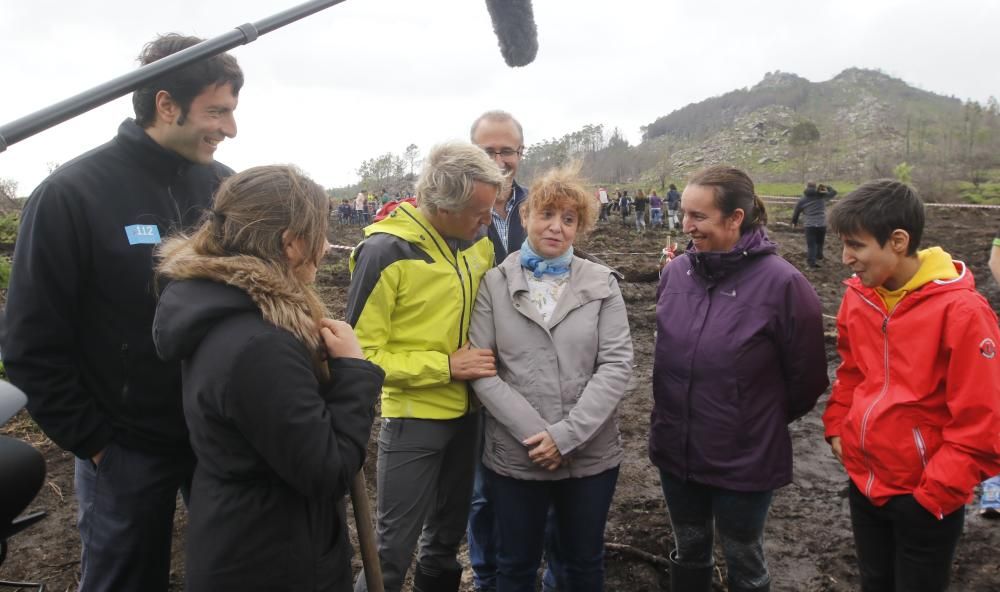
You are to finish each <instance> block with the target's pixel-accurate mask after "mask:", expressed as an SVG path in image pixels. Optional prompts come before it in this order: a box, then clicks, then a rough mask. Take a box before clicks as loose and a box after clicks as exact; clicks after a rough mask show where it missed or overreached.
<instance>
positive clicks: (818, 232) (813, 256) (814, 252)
mask: <svg viewBox="0 0 1000 592" xmlns="http://www.w3.org/2000/svg"><path fill="white" fill-rule="evenodd" d="M824 242H826V226H806V260H807V261H808V262H809V265H816V261H822V260H823V243H824Z"/></svg>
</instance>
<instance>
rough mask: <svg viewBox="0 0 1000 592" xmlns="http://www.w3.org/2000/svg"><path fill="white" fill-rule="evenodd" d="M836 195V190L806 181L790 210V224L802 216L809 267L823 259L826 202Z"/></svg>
mask: <svg viewBox="0 0 1000 592" xmlns="http://www.w3.org/2000/svg"><path fill="white" fill-rule="evenodd" d="M836 195H837V190H836V189H834V188H833V187H827V186H826V185H823V184H822V183H820V184H819V185H816V182H815V181H809V182H808V183H806V188H805V190H804V191H803V192H802V197H801V198H800V199H799V201H798V203H796V204H795V209H794V210H793V211H792V226H796V225H798V223H799V214H802V217H803V223H802V224H803V226H805V232H806V263H807V265H809V267H811V268H816V267H819V262H820V261H822V260H823V243H824V242H825V241H826V202H828V201H829V200H831V199H833V198H834V197H835V196H836Z"/></svg>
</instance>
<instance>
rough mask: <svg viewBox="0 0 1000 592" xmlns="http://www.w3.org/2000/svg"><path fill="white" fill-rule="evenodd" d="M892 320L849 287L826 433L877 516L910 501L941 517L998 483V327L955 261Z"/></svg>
mask: <svg viewBox="0 0 1000 592" xmlns="http://www.w3.org/2000/svg"><path fill="white" fill-rule="evenodd" d="M955 267H956V269H957V271H958V272H959V277H958V278H957V279H954V280H950V281H944V280H934V281H931V282H928V283H927V284H925V285H923V286H922V287H921V288H919V289H917V290H915V291H914V292H912V293H911V294H909V295H907V296H906V297H905V298H903V299H902V300H901V301H900V302H899V304H897V305H896V308H895V309H894V310H893V311H892V313H888V312H887V311H886V307H885V304H884V303H883V301H882V299H881V298H880V297H879V296H878V294H877V293H876V292H875V290H873V289H871V288H866V287H864V286H863V285H862V284H861V282H860V281H859V280H858V278H856V277H855V278H851V279H849V280H847V281H846V282H845V283H846V284H847V286H848V288H847V292H846V293H845V294H844V299H843V301H842V302H841V305H840V312H839V313H838V314H837V333H838V337H837V350H838V352H839V353H840V357H841V360H842V363H841V365H840V367H839V368H838V369H837V380H836V382H835V383H834V385H833V391H832V393H831V394H830V400H829V402H828V403H827V408H826V412H825V413H824V414H823V423H824V424H825V426H826V437H827V439H829V438H831V437H834V436H840V437H841V439H842V440H841V444H842V447H843V461H844V467H845V468H846V469H847V473H848V475H850V477H851V480H852V481H854V484H855V485H857V487H858V488H859V489H860V490H861V491H862V492H863V493H864V494H865V495H866V496H867V497H868V498H869V499H870V500H871V501H872V503H873V504H875V505H877V506H881V505H883V504H884V503H886V502H887V501H888V500H889V498H891V497H893V496H897V495H905V494H912V495H913V496H914V498H915V499H916V501H917V502H918V503H920V505H921V506H923V507H924V508H926V509H927V510H928V511H929V512H931V513H932V514H934V515H935V516H937V517H938V518H939V519H941V518H943V517H944V516H945V515H946V514H950V513H951V512H954V511H955V510H957V509H959V508H961V507H962V506H963V505H964V504H966V503H968V502H969V501H970V500H971V497H972V491H973V488H974V487H975V486H976V485H977V484H978V483H980V482H981V481H983V480H984V479H986V478H988V477H991V476H993V475H996V474H998V473H1000V359H997V357H996V355H997V344H998V343H1000V332H998V329H997V317H996V315H995V314H994V313H993V310H992V309H991V308H990V306H989V304H988V303H987V302H986V299H985V298H983V297H982V295H980V294H979V293H978V292H976V289H975V282H974V280H973V278H972V273H971V272H970V271H968V269H966V267H965V264H964V263H961V262H958V261H956V262H955Z"/></svg>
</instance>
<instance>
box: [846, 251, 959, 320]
mask: <svg viewBox="0 0 1000 592" xmlns="http://www.w3.org/2000/svg"><path fill="white" fill-rule="evenodd" d="M952 263H953V264H954V265H955V271H956V272H957V273H958V277H957V278H955V279H950V280H946V279H936V280H931V281H929V282H927V283H926V284H924V285H922V286H920V287H919V288H917V289H916V290H914V291H913V292H911V293H909V294H907V295H906V298H903V299H902V300H900V301H899V303H898V304H897V305H896V308H897V309H898V308H900V306H902V305H903V304H904V303H905V304H906V306H910V305H911V304H912V303H914V302H917V301H919V300H921V299H923V298H928V297H931V296H933V295H935V294H938V293H941V292H950V291H952V290H973V291H975V289H976V280H975V278H973V277H972V272H971V271H969V268H968V266H967V265H966V264H965V262H963V261H959V260H957V259H953V260H952ZM844 285H845V286H847V287H848V288H850V289H852V290H854V291H856V292H857V293H858V294H859V295H860V296H861V297H862V298H864V299H865V300H867V301H868V302H870V303H872V304H874V305H876V308H879V309H880V310H882V312H883V313H887V312H888V311H887V309H886V306H885V301H884V300H883V299H882V297H881V296H879V295H878V292H876V291H875V288H869V287H867V286H865V285H864V284H862V283H861V280H860V279H858V276H856V275H852V276H851V277H849V278H847V279H846V280H844ZM877 305H881V306H877Z"/></svg>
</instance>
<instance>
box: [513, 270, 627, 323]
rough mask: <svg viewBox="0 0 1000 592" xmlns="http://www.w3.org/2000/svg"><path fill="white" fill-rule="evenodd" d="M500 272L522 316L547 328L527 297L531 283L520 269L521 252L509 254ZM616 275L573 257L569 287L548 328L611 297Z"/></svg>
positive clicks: (561, 298)
mask: <svg viewBox="0 0 1000 592" xmlns="http://www.w3.org/2000/svg"><path fill="white" fill-rule="evenodd" d="M498 269H499V270H500V273H501V274H503V276H504V278H505V279H506V283H507V292H508V294H509V295H510V298H511V300H512V301H513V302H515V303H519V304H520V306H518V307H517V308H518V310H520V311H521V314H524V315H526V316H527V317H528V318H530V319H532V320H533V321H535V322H536V323H537V324H538V325H540V326H543V327H544V325H543V323H542V322H541V317H540V316H539V315H538V310H537V309H536V308H535V305H534V304H532V303H531V302H530V301H529V300H528V298H527V293H528V280H527V279H526V278H525V277H524V269H523V268H522V267H521V257H520V254H519V252H517V251H515V252H513V253H511V254H510V255H508V256H507V258H506V259H504V260H503V263H501V264H500V265H499V266H498ZM613 275H615V272H614V271H612V270H611V269H609V268H607V267H605V266H604V265H601V264H599V263H594V262H592V261H588V260H587V259H581V258H580V257H576V256H574V257H573V263H572V265H571V271H570V274H569V283H568V284H567V285H566V288H565V289H564V291H563V293H562V296H560V298H559V303H558V304H556V309H555V310H554V311H553V312H552V318H551V319H550V320H549V328H551V327H555V326H556V325H557V324H559V322H560V321H562V320H563V319H564V318H566V315H568V314H569V313H570V312H572V311H573V310H574V309H577V308H579V307H581V306H583V305H585V304H587V303H588V302H593V301H594V300H603V299H605V298H607V297H608V296H610V295H611V287H610V285H609V276H613Z"/></svg>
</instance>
